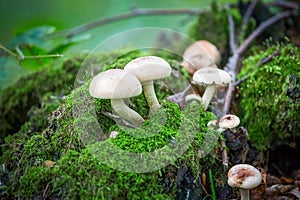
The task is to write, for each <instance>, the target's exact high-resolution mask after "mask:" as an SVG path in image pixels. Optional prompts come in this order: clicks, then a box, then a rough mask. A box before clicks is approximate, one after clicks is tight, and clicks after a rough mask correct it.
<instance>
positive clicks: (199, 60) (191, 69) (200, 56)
mask: <svg viewBox="0 0 300 200" xmlns="http://www.w3.org/2000/svg"><path fill="white" fill-rule="evenodd" d="M183 59H184V60H183V61H182V63H181V64H180V65H181V66H183V67H184V68H185V69H186V70H187V71H188V73H189V74H190V76H193V74H194V73H195V72H196V71H197V70H198V69H201V68H203V67H213V68H217V66H216V65H215V64H218V63H219V62H220V60H221V55H220V52H219V51H218V49H217V47H216V46H215V45H213V44H212V43H210V42H208V41H206V40H199V41H196V42H194V43H193V44H191V45H190V46H189V47H187V48H186V50H185V51H184V53H183Z"/></svg>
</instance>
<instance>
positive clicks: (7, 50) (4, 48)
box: [0, 44, 18, 57]
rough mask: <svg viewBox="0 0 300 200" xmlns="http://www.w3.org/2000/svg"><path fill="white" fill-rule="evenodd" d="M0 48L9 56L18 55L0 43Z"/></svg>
mask: <svg viewBox="0 0 300 200" xmlns="http://www.w3.org/2000/svg"><path fill="white" fill-rule="evenodd" d="M0 49H2V50H3V51H4V52H6V53H8V54H9V55H11V56H14V57H17V56H18V55H17V54H16V53H14V52H12V51H11V50H9V49H8V48H6V47H5V46H3V45H1V44H0Z"/></svg>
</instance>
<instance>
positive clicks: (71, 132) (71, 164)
mask: <svg viewBox="0 0 300 200" xmlns="http://www.w3.org/2000/svg"><path fill="white" fill-rule="evenodd" d="M137 55H138V54H135V56H137ZM127 61H128V60H127V58H126V57H120V58H119V59H118V60H116V62H115V65H107V66H106V68H107V69H108V68H116V67H124V66H125V64H126V63H127ZM168 61H169V62H170V63H172V67H174V68H175V70H177V71H178V72H179V71H180V70H179V69H178V68H177V69H176V67H178V66H179V63H178V62H177V61H176V60H168ZM116 63H118V64H116ZM173 64H174V65H173ZM177 81H178V79H177ZM176 84H177V83H176ZM178 84H179V83H178ZM88 86H89V82H87V83H85V84H83V85H82V86H80V87H79V88H76V89H75V90H74V91H73V92H72V93H71V94H69V95H68V96H67V98H66V99H64V100H63V102H64V103H63V104H62V105H60V107H59V108H58V109H56V110H55V111H54V112H53V113H52V116H51V118H50V120H49V126H48V127H47V128H46V129H45V130H43V131H37V132H36V133H35V134H34V135H32V136H31V137H29V136H28V137H29V138H21V140H18V138H17V136H15V135H14V136H12V137H16V138H13V139H12V138H10V139H9V138H8V139H7V142H9V143H7V144H6V145H9V148H8V149H7V150H6V151H5V152H4V155H3V156H2V157H1V163H3V164H4V166H5V169H6V170H3V171H2V172H1V181H2V182H3V184H4V185H5V187H4V190H2V195H3V197H6V198H16V197H17V196H22V197H26V198H63V199H76V198H79V199H81V198H91V199H92V198H97V199H120V198H123V199H174V197H175V196H176V195H177V194H178V190H179V189H178V186H177V183H176V178H175V179H173V178H172V179H168V174H170V173H173V174H176V173H177V172H176V169H178V168H180V167H181V166H186V168H188V169H189V170H188V171H190V174H193V176H192V178H193V179H196V178H197V177H198V180H199V174H200V172H201V171H204V170H207V169H219V167H218V163H216V161H215V158H214V156H211V157H210V158H207V157H205V158H204V159H201V158H202V157H203V156H201V155H202V154H204V153H207V154H210V155H214V154H213V152H212V151H211V150H213V147H214V146H215V145H216V141H217V138H218V135H217V134H215V133H214V132H213V131H209V130H208V128H207V127H206V124H207V122H208V121H210V120H211V119H212V118H213V117H214V115H213V114H212V113H210V112H205V111H204V110H203V108H202V107H201V106H199V105H198V104H195V105H193V104H192V105H190V106H188V107H187V108H186V109H185V110H184V111H181V110H180V109H179V107H178V106H177V105H176V104H174V103H170V102H167V101H166V97H167V96H168V95H170V94H172V91H170V90H168V88H166V87H165V86H163V85H156V87H155V89H156V92H157V94H158V95H157V96H158V99H159V101H160V102H163V103H162V105H163V106H162V112H163V113H165V114H164V116H165V118H163V119H161V118H160V117H161V113H153V114H151V115H150V116H149V113H148V109H147V102H146V101H145V98H144V97H143V95H140V96H138V97H134V98H131V102H130V106H131V107H133V109H135V110H136V111H138V112H139V114H141V116H143V117H144V118H146V119H147V120H146V121H145V124H144V125H143V126H142V127H141V128H138V129H129V128H125V129H123V128H120V126H117V125H116V123H115V121H114V120H112V119H111V118H109V117H107V115H105V114H104V112H109V113H111V112H112V110H111V107H110V102H109V100H100V99H93V98H92V97H90V95H89V92H88ZM51 109H52V108H51ZM74 111H75V112H74ZM93 113H94V114H93ZM163 120H164V121H163ZM163 122H164V123H163ZM95 124H99V128H98V129H97V128H96V129H95V128H94V127H95V126H94V125H95ZM28 128H30V126H24V127H22V131H25V132H26V129H28ZM98 130H99V131H98ZM112 130H116V131H118V132H119V135H118V136H117V138H115V139H108V136H109V133H110V131H112ZM100 131H101V132H100ZM152 131H153V132H155V133H156V132H157V133H156V134H150V135H148V134H149V132H152ZM143 132H144V133H145V134H146V135H147V136H148V137H146V138H138V137H137V136H138V134H142V133H143ZM134 134H135V135H134ZM106 144H109V145H113V146H116V147H119V148H120V149H122V150H124V151H126V152H132V153H138V154H146V153H149V152H155V151H156V150H159V149H162V148H165V151H162V154H161V155H160V157H159V159H157V160H156V161H153V162H154V164H155V165H156V164H157V165H158V164H160V163H161V161H164V162H166V161H167V162H169V164H171V165H170V166H168V167H162V168H161V169H160V168H158V169H156V168H155V169H153V170H152V171H151V170H148V171H149V172H147V173H134V172H130V171H124V170H123V171H122V170H121V171H118V170H117V169H115V168H114V167H112V166H116V165H120V167H121V165H122V163H123V165H125V167H126V165H127V164H129V165H130V164H132V165H134V166H133V167H136V168H137V169H138V168H139V164H137V163H134V162H133V161H132V160H130V159H127V158H126V157H124V156H123V155H119V156H118V155H113V154H109V153H110V152H111V151H112V149H110V148H105V147H110V146H108V145H106ZM180 148H181V149H182V150H183V151H182V152H181V151H177V149H180ZM174 152H175V153H176V152H178V155H176V154H175V153H174ZM98 153H99V154H98ZM117 153H118V152H117ZM119 153H122V152H121V151H120V152H119ZM105 154H106V156H110V157H111V158H112V159H109V160H112V161H111V163H102V159H101V157H99V155H100V156H101V155H105ZM116 156H117V157H118V158H119V159H115V158H116ZM172 156H173V157H172ZM174 156H175V158H176V159H174ZM113 158H114V159H113ZM122 159H123V161H124V162H120V160H121V161H122ZM125 159H127V160H125ZM47 160H51V161H54V162H56V164H55V166H54V167H49V166H48V167H47V166H46V165H45V162H46V161H47ZM208 160H209V162H207V161H208ZM120 163H121V164H120ZM140 164H142V163H140ZM144 164H145V163H144ZM170 168H171V169H172V171H169V170H170ZM121 169H122V168H121ZM220 169H222V168H220ZM221 171H222V170H221ZM222 174H223V171H222V172H220V171H218V170H215V175H216V177H217V176H221V175H222ZM175 176H176V175H175ZM178 179H180V180H181V179H183V177H179V178H178ZM3 180H5V181H3ZM167 181H168V183H172V184H169V185H168V188H167V189H166V187H165V186H166V182H167ZM192 184H194V182H192ZM199 188H200V186H198V189H199ZM180 190H183V189H182V188H181V189H180ZM198 196H199V194H198Z"/></svg>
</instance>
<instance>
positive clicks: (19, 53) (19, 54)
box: [0, 44, 63, 61]
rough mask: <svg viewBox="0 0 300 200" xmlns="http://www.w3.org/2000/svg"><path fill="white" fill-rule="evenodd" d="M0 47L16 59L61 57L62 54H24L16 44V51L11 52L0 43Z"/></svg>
mask: <svg viewBox="0 0 300 200" xmlns="http://www.w3.org/2000/svg"><path fill="white" fill-rule="evenodd" d="M0 49H2V50H3V51H4V52H6V53H8V54H9V55H11V56H13V57H15V58H16V59H17V60H18V61H23V60H27V59H41V58H59V57H62V56H63V55H62V54H50V55H36V56H25V55H24V54H23V52H22V50H21V49H20V47H19V46H16V48H15V50H16V52H17V53H14V52H12V51H11V50H9V49H7V48H6V47H4V46H2V45H1V44H0Z"/></svg>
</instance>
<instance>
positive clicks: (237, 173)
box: [227, 164, 262, 200]
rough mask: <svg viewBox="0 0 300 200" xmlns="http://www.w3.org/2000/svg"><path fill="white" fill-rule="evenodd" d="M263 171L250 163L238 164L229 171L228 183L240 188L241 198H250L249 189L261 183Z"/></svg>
mask: <svg viewBox="0 0 300 200" xmlns="http://www.w3.org/2000/svg"><path fill="white" fill-rule="evenodd" d="M261 181H262V176H261V173H260V172H259V171H258V170H257V169H256V168H255V167H253V166H251V165H248V164H238V165H235V166H233V167H232V168H231V169H230V170H229V171H228V181H227V182H228V185H229V186H231V187H236V188H240V192H241V200H249V199H250V198H249V189H252V188H255V187H257V186H258V185H260V183H261Z"/></svg>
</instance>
